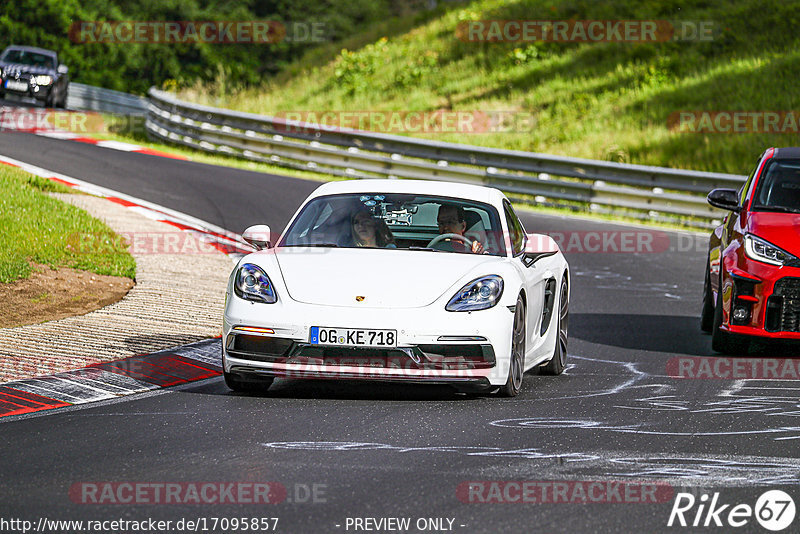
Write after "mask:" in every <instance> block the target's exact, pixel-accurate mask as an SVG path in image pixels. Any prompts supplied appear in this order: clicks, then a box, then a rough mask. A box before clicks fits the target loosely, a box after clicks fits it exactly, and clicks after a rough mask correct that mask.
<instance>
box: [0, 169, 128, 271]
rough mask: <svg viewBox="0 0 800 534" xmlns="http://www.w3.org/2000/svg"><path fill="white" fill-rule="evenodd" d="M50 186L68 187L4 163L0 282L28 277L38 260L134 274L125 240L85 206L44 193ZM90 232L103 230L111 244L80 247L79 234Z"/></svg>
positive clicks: (0, 185)
mask: <svg viewBox="0 0 800 534" xmlns="http://www.w3.org/2000/svg"><path fill="white" fill-rule="evenodd" d="M50 192H55V193H69V192H70V189H69V188H67V187H64V186H62V185H60V184H57V183H55V182H52V181H50V180H46V179H44V178H39V177H35V176H31V175H30V174H28V173H26V172H23V171H21V170H19V169H15V168H13V167H6V166H0V228H2V232H0V283H10V282H13V281H15V280H19V279H23V278H27V277H28V276H29V275H30V274H31V272H32V271H33V265H32V264H34V263H35V264H42V265H47V266H49V267H50V268H53V269H56V268H58V267H71V268H74V269H80V270H84V271H90V272H93V273H97V274H105V275H113V276H124V277H127V278H131V279H132V278H134V276H135V275H136V262H135V260H134V259H133V257H132V256H131V255H130V254H129V253H128V252H127V250H126V248H125V247H124V245H123V244H122V243H123V242H122V240H121V239H119V238H118V236H116V234H115V233H114V232H113V231H112V230H111V229H110V228H109V227H108V226H106V225H105V224H104V223H103V222H101V221H99V220H98V219H95V218H93V217H91V216H90V215H89V214H88V213H86V212H85V211H83V210H81V209H79V208H76V207H74V206H72V205H69V204H66V203H64V202H61V201H60V200H58V199H56V198H53V197H51V196H48V195H47V194H46V193H50ZM87 235H89V236H92V238H93V240H95V241H93V242H97V241H96V239H97V237H95V236H103V238H104V239H107V243H108V247H102V248H100V247H95V249H96V250H94V251H83V250H81V247H80V243H81V236H87ZM106 236H107V237H106Z"/></svg>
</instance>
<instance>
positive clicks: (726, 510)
mask: <svg viewBox="0 0 800 534" xmlns="http://www.w3.org/2000/svg"><path fill="white" fill-rule="evenodd" d="M795 512H796V510H795V505H794V500H793V499H792V498H791V497H790V496H789V494H787V493H786V492H783V491H781V490H769V491H767V492H764V493H763V494H761V496H760V497H759V498H758V500H756V504H755V506H750V505H749V504H745V503H739V504H730V503H723V502H722V501H721V500H720V496H719V492H715V493H714V495H713V496H711V497H709V495H708V494H707V493H703V494H702V495H700V498H699V499H698V498H696V497H695V496H694V495H693V494H691V493H678V495H677V496H676V497H675V502H674V503H673V505H672V511H671V512H670V514H669V521H667V526H668V527H671V526H673V525H674V526H682V527H686V526H692V527H734V528H738V527H743V526H745V525H748V524H750V523H751V521H752V519H753V518H755V519H756V521H758V523H759V524H760V525H761V526H762V527H764V528H765V529H767V530H771V531H773V532H778V531H781V530H784V529H786V528H787V527H788V526H789V525H791V524H792V522H793V521H794V516H795Z"/></svg>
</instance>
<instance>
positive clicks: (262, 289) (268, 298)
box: [233, 263, 278, 304]
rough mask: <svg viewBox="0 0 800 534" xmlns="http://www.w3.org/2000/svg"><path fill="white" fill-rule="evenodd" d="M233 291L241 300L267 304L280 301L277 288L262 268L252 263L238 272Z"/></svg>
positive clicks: (245, 265) (244, 265)
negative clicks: (276, 291)
mask: <svg viewBox="0 0 800 534" xmlns="http://www.w3.org/2000/svg"><path fill="white" fill-rule="evenodd" d="M233 290H234V291H235V292H236V295H237V296H238V297H239V298H243V299H245V300H256V301H258V302H265V303H267V304H274V303H275V302H277V301H278V295H277V293H275V286H273V285H272V281H271V280H270V279H269V276H267V273H265V272H264V270H263V269H261V267H259V266H258V265H255V264H252V263H245V264H243V265H242V266H241V267H239V269H238V270H237V272H236V278H235V279H234V280H233Z"/></svg>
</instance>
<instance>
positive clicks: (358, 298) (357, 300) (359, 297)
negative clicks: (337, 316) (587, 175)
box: [356, 295, 367, 302]
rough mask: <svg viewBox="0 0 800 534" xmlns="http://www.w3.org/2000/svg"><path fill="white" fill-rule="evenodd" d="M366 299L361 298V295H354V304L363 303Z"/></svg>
mask: <svg viewBox="0 0 800 534" xmlns="http://www.w3.org/2000/svg"><path fill="white" fill-rule="evenodd" d="M365 298H367V297H362V296H361V295H356V302H364V299H365Z"/></svg>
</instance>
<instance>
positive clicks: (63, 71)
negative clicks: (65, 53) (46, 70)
mask: <svg viewBox="0 0 800 534" xmlns="http://www.w3.org/2000/svg"><path fill="white" fill-rule="evenodd" d="M56 72H58V73H59V74H67V73H68V72H69V68H68V67H67V66H66V65H64V64H63V63H62V64H61V65H59V66H58V69H56Z"/></svg>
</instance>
